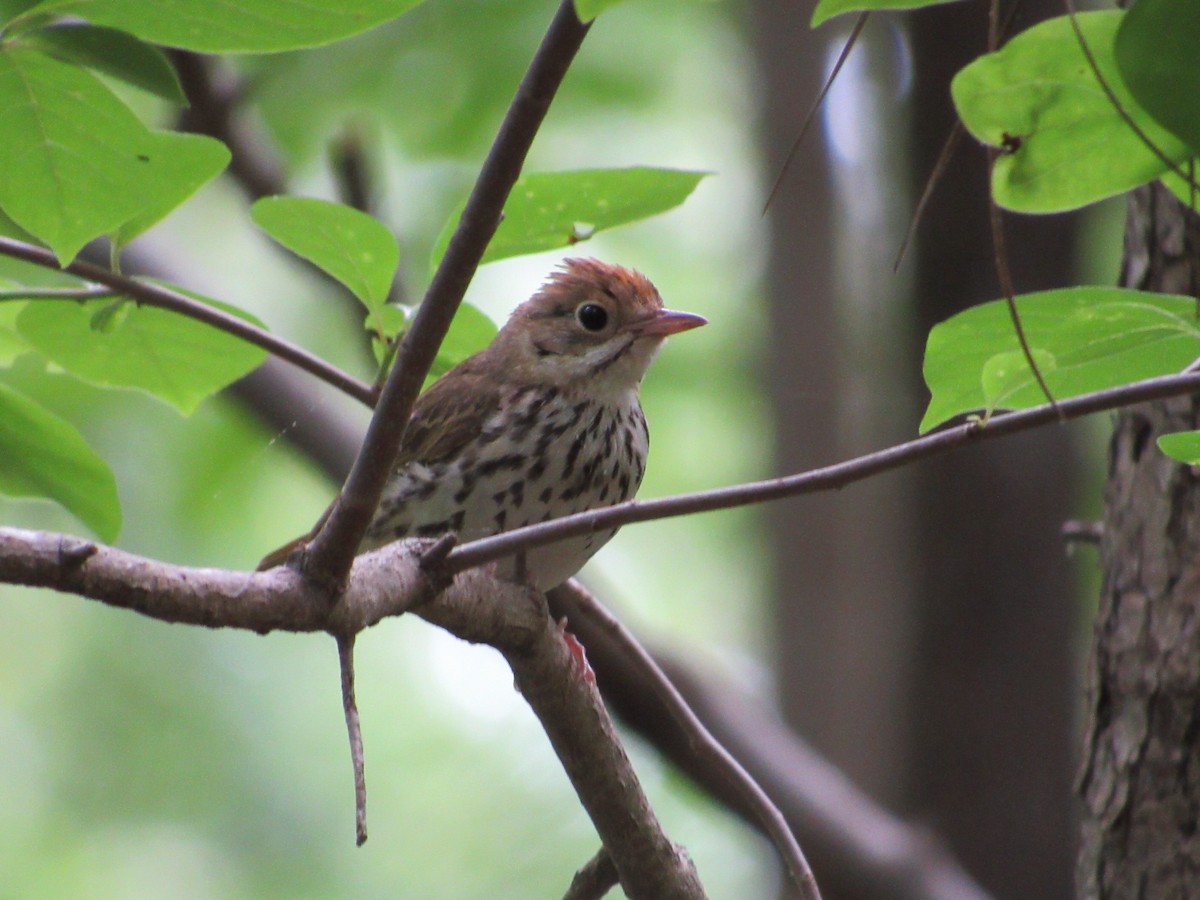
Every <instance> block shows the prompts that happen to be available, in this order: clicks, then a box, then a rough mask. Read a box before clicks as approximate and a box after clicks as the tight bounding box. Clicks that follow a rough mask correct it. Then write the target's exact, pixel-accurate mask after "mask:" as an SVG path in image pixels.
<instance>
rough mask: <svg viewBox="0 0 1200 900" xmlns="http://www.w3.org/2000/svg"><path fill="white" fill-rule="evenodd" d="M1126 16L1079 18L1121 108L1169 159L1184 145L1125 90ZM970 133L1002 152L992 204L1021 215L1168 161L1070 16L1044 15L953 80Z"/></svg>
mask: <svg viewBox="0 0 1200 900" xmlns="http://www.w3.org/2000/svg"><path fill="white" fill-rule="evenodd" d="M1123 15H1124V13H1123V12H1120V11H1114V12H1093V13H1080V14H1079V15H1078V16H1076V19H1077V21H1078V23H1079V27H1080V30H1081V31H1082V33H1083V35H1084V38H1085V40H1086V42H1087V45H1088V47H1089V48H1090V50H1091V51H1092V54H1093V56H1094V57H1095V59H1096V63H1097V67H1098V68H1099V70H1100V72H1101V74H1103V76H1104V79H1105V82H1106V83H1107V84H1108V85H1109V87H1110V88H1111V89H1112V91H1113V93H1114V94H1115V96H1116V97H1117V99H1118V100H1119V102H1120V104H1121V107H1122V108H1123V109H1124V110H1125V111H1126V112H1127V113H1128V114H1129V116H1130V117H1131V118H1132V120H1133V121H1134V122H1136V123H1137V124H1138V126H1139V127H1140V128H1141V129H1142V131H1143V132H1144V133H1145V134H1146V135H1147V137H1148V138H1149V139H1150V140H1151V141H1152V142H1153V143H1154V145H1155V146H1157V147H1158V148H1159V149H1160V150H1161V151H1162V152H1163V153H1164V154H1165V155H1166V156H1167V157H1168V158H1170V159H1171V160H1173V161H1175V162H1177V163H1179V162H1183V161H1184V160H1186V159H1188V158H1189V157H1190V156H1191V153H1190V151H1189V150H1188V149H1187V147H1186V146H1185V145H1184V144H1183V143H1182V142H1181V141H1180V140H1179V139H1178V138H1176V137H1175V136H1173V135H1172V134H1171V133H1170V132H1168V131H1167V130H1165V129H1164V128H1163V127H1162V126H1160V125H1159V124H1158V123H1156V122H1155V121H1154V120H1153V119H1152V118H1151V117H1150V116H1149V115H1148V114H1147V113H1146V111H1145V110H1144V109H1142V107H1141V106H1140V105H1139V104H1138V103H1137V101H1136V100H1134V98H1133V96H1132V95H1131V94H1130V93H1129V91H1128V90H1127V89H1126V87H1125V85H1124V82H1123V81H1122V79H1121V76H1120V72H1119V71H1118V70H1117V66H1116V62H1115V60H1114V58H1113V41H1114V39H1115V36H1116V33H1117V29H1118V27H1119V26H1120V24H1121V19H1122V17H1123ZM951 92H952V94H953V96H954V104H955V106H956V108H957V109H958V114H959V116H960V117H961V118H962V121H963V124H964V125H965V126H966V127H967V130H968V131H970V132H971V134H973V135H974V136H975V137H976V138H978V139H979V140H981V141H984V142H986V143H988V144H991V145H992V146H995V147H999V148H1001V149H1002V151H1003V152H1002V153H1001V155H1000V156H999V158H998V159H997V160H996V165H995V168H994V169H993V172H992V193H993V195H994V196H995V198H996V202H998V203H1000V204H1001V205H1003V206H1006V207H1008V208H1010V209H1014V210H1019V211H1022V212H1035V213H1045V212H1059V211H1062V210H1067V209H1074V208H1076V207H1079V206H1083V205H1085V204H1087V203H1092V202H1095V201H1097V200H1101V199H1103V198H1105V197H1110V196H1113V195H1114V194H1119V193H1123V192H1124V191H1127V190H1130V189H1131V188H1134V187H1137V186H1138V185H1141V184H1145V183H1147V182H1149V181H1153V180H1154V179H1156V178H1158V177H1159V176H1160V175H1162V173H1163V172H1164V171H1166V170H1167V166H1166V165H1165V164H1164V163H1163V161H1162V160H1161V159H1159V158H1158V156H1156V155H1155V154H1154V152H1153V151H1152V150H1150V149H1149V148H1148V147H1147V146H1146V145H1145V144H1144V143H1143V142H1142V140H1141V139H1140V138H1139V137H1138V136H1137V135H1136V134H1135V133H1134V132H1133V130H1132V129H1131V128H1130V127H1129V125H1128V123H1127V122H1125V120H1124V119H1122V117H1121V115H1120V113H1118V112H1117V110H1116V109H1115V108H1114V107H1113V105H1112V103H1111V102H1110V101H1109V99H1108V97H1107V96H1106V95H1105V93H1104V91H1103V90H1102V89H1101V87H1100V83H1099V82H1098V81H1097V80H1096V77H1095V75H1094V74H1093V72H1092V69H1091V67H1090V66H1089V65H1088V62H1087V60H1086V58H1085V57H1084V55H1083V52H1082V50H1080V48H1079V41H1078V38H1077V37H1076V35H1075V32H1074V30H1073V29H1072V28H1071V23H1070V19H1069V18H1068V17H1066V16H1062V17H1059V18H1057V19H1050V20H1049V21H1046V22H1042V23H1041V24H1040V25H1036V26H1034V27H1033V28H1030V29H1028V30H1027V31H1024V32H1022V33H1021V34H1019V35H1017V36H1016V37H1014V38H1013V39H1012V40H1011V41H1009V42H1008V44H1006V45H1005V46H1004V47H1003V48H1002V49H1000V50H999V51H997V52H996V53H989V54H987V55H986V56H982V57H980V58H979V59H977V60H976V61H975V62H973V63H971V64H970V65H969V66H967V67H966V68H965V69H963V70H962V71H961V72H959V73H958V75H956V76H955V78H954V81H953V83H952V84H951Z"/></svg>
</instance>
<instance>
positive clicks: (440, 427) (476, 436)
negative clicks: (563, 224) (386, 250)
mask: <svg viewBox="0 0 1200 900" xmlns="http://www.w3.org/2000/svg"><path fill="white" fill-rule="evenodd" d="M703 324H705V319H704V318H702V317H701V316H697V315H693V314H692V313H685V312H675V311H674V310H669V309H664V308H663V303H662V299H661V298H660V297H659V295H658V291H657V290H656V289H655V287H654V285H653V284H651V283H650V281H649V280H648V279H647V278H646V277H645V276H643V275H641V274H639V273H638V272H634V271H632V270H630V269H625V268H622V267H620V266H614V265H609V264H607V263H602V262H599V261H598V260H594V259H569V260H567V261H566V262H565V263H564V264H563V267H562V269H561V271H556V272H554V273H552V274H551V275H550V277H549V279H548V280H547V281H546V283H545V284H544V285H543V286H542V287H541V289H540V290H539V291H538V292H537V293H536V294H534V295H533V297H532V298H530V299H529V300H527V301H526V302H525V303H523V304H521V305H520V306H519V307H517V309H516V310H515V311H514V312H513V314H512V317H511V318H510V319H509V321H508V323H507V324H506V325H505V326H504V327H503V328H502V329H501V330H500V332H499V333H498V334H497V335H496V337H495V338H494V339H493V341H492V343H491V344H489V345H488V346H487V347H486V348H485V349H484V350H481V351H480V352H479V353H476V354H475V355H474V356H472V357H470V358H469V359H467V360H465V361H464V362H462V363H460V364H459V365H458V366H456V367H455V368H453V369H451V370H450V371H449V372H447V373H446V375H445V376H443V377H442V378H441V379H440V380H439V381H437V383H435V384H434V385H433V386H432V387H431V388H430V389H429V390H428V391H426V392H425V393H424V394H423V395H422V396H421V397H420V399H419V400H418V401H417V403H416V405H415V407H414V409H413V414H412V419H411V420H410V421H409V425H408V429H407V431H406V432H405V436H404V442H403V445H402V446H401V448H400V452H399V454H398V456H397V459H396V464H395V469H394V471H393V472H392V475H391V477H390V478H389V480H388V483H387V486H386V488H385V489H384V492H383V496H382V498H381V500H380V503H379V508H378V509H377V510H376V512H375V516H374V518H373V519H372V521H371V524H370V526H369V527H368V528H367V532H366V535H365V536H364V538H363V541H362V544H361V546H360V551H366V550H372V549H375V548H377V547H380V546H383V545H384V544H387V543H389V542H391V541H395V540H399V539H401V538H406V537H433V536H438V535H442V534H446V533H448V532H454V533H456V534H457V535H458V536H459V539H460V540H462V541H469V540H473V539H476V538H481V537H486V536H488V535H492V534H496V533H498V532H501V531H506V530H511V529H513V528H518V527H520V526H523V525H529V524H533V523H535V522H543V521H546V520H548V519H553V518H558V517H559V516H565V515H569V514H571V513H575V512H582V511H583V510H587V509H592V508H595V507H599V506H608V505H610V504H613V503H620V502H622V501H624V500H628V499H629V498H631V497H632V496H633V495H634V494H635V493H636V492H637V489H638V486H639V485H640V484H641V481H642V474H643V473H644V472H645V468H646V452H647V449H648V446H649V432H648V431H647V428H646V419H645V416H644V415H643V414H642V407H641V404H640V402H639V401H638V387H639V385H640V384H641V381H642V377H643V376H644V375H645V374H646V370H647V368H648V367H649V365H650V363H651V361H652V360H653V359H654V355H655V354H656V353H657V352H658V349H659V348H660V347H661V346H662V344H663V341H664V340H665V339H666V337H667V336H668V335H671V334H675V333H677V332H680V331H686V330H688V329H691V328H697V327H699V326H701V325H703ZM615 533H616V530H615V529H612V530H609V531H604V532H598V533H593V534H589V535H585V536H583V537H574V538H569V539H566V540H563V541H559V542H557V543H554V544H549V545H547V546H544V547H538V548H535V549H533V550H531V551H529V552H528V553H527V554H526V559H525V567H524V572H523V573H522V574H524V577H525V580H526V581H527V582H528V583H530V584H532V585H533V586H535V587H537V588H540V589H542V590H548V589H549V588H552V587H554V586H555V585H558V584H561V583H562V582H563V581H566V580H567V579H568V578H570V577H571V576H572V575H574V574H575V573H576V572H577V571H579V569H580V568H581V567H582V566H583V564H584V563H585V562H587V560H588V559H589V558H590V557H591V556H592V554H593V553H595V552H596V551H597V550H599V549H600V547H602V546H603V545H604V544H605V543H606V542H607V541H608V540H609V539H610V538H612V536H613V535H614V534H615ZM303 540H304V539H301V541H296V542H293V543H292V544H289V545H287V546H285V547H283V548H281V549H280V550H278V551H276V552H275V553H273V554H271V555H269V556H267V557H266V559H264V560H263V563H262V564H261V565H260V568H267V567H270V566H272V565H275V564H277V563H280V562H282V561H283V560H284V559H285V558H286V557H287V555H288V553H289V552H290V551H291V550H292V549H293V548H294V547H295V546H296V545H297V544H298V543H301V542H302V541H303ZM517 568H518V567H517V566H516V564H515V562H514V561H513V560H511V559H510V560H507V561H502V562H501V564H500V567H499V569H498V574H499V575H500V576H501V577H507V578H510V579H511V578H513V577H515V576H516V574H517Z"/></svg>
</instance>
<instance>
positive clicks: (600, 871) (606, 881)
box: [563, 847, 617, 900]
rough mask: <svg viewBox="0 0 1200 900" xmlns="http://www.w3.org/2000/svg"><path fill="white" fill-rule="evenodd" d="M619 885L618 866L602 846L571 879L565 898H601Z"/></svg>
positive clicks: (577, 899) (594, 899) (566, 899)
mask: <svg viewBox="0 0 1200 900" xmlns="http://www.w3.org/2000/svg"><path fill="white" fill-rule="evenodd" d="M616 886H617V867H616V866H614V865H613V861H612V857H611V856H609V855H608V851H607V850H605V849H604V848H603V847H601V848H600V849H599V850H597V851H596V855H595V856H593V857H592V858H591V859H589V860H588V861H587V862H586V863H584V865H583V868H581V869H580V870H579V871H578V872H576V873H575V877H574V878H572V879H571V886H570V887H568V888H567V892H566V893H565V894H563V900H600V898H601V897H603V896H604V895H605V894H607V893H608V892H609V891H611V890H612V889H613V888H615V887H616Z"/></svg>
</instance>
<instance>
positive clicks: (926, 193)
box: [892, 121, 967, 272]
mask: <svg viewBox="0 0 1200 900" xmlns="http://www.w3.org/2000/svg"><path fill="white" fill-rule="evenodd" d="M966 133H967V131H966V129H965V128H963V124H962V122H958V121H956V122H955V123H954V125H953V127H951V129H950V134H948V135H947V136H946V142H945V143H944V144H942V150H941V152H940V153H939V154H938V158H937V162H935V163H934V164H933V171H932V172H930V173H929V177H928V178H927V179H926V180H925V187H924V189H923V190H922V191H921V197H920V199H919V200H917V206H916V209H914V210H913V214H912V218H911V219H909V220H908V229H907V230H906V231H905V232H904V240H902V241H901V242H900V249H899V250H897V251H896V259H895V261H894V262H893V263H892V271H893V272H899V271H900V264H901V263H902V262H904V256H905V254H906V253H908V246H909V244H911V243H912V239H913V236H914V235H915V234H916V233H917V226H918V225H920V224H921V220H922V219H923V218H924V217H925V207H927V206H928V205H929V201H930V200H932V199H933V191H934V188H936V187H937V185H938V182H939V181H941V180H942V173H944V172H945V171H946V168H947V166H949V165H950V160H951V159H953V158H954V153H955V151H956V150H958V145H959V144H960V143H962V139H963V135H965V134H966Z"/></svg>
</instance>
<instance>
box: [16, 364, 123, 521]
mask: <svg viewBox="0 0 1200 900" xmlns="http://www.w3.org/2000/svg"><path fill="white" fill-rule="evenodd" d="M0 493H3V494H7V495H8V496H10V497H45V498H48V499H50V500H54V501H56V502H58V503H60V504H62V505H63V506H64V507H66V508H67V509H68V510H70V511H71V513H73V514H74V515H75V516H76V517H77V518H78V519H79V520H80V521H81V522H83V524H85V525H86V526H87V527H88V528H90V529H91V530H92V531H94V532H95V533H96V534H97V535H98V536H99V537H100V539H101V540H103V541H112V540H114V539H115V538H116V536H117V534H118V532H119V531H120V530H121V504H120V501H119V500H118V499H117V483H116V479H114V478H113V474H112V472H111V471H109V468H108V466H107V465H106V464H105V462H104V460H102V459H101V458H100V457H99V456H97V455H96V453H95V452H94V451H93V450H92V448H91V447H89V446H88V445H87V442H86V441H85V440H84V439H83V437H82V435H80V434H79V432H78V431H76V430H75V428H74V427H73V426H71V425H70V424H69V423H67V422H65V421H64V420H62V419H60V418H59V417H58V416H56V415H55V414H54V413H52V412H50V411H49V410H47V409H46V408H44V407H42V406H39V405H38V404H37V403H34V402H33V401H32V400H30V399H29V398H28V397H25V396H24V395H22V394H18V393H17V392H16V391H14V390H12V388H9V387H7V386H6V385H3V384H0Z"/></svg>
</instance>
